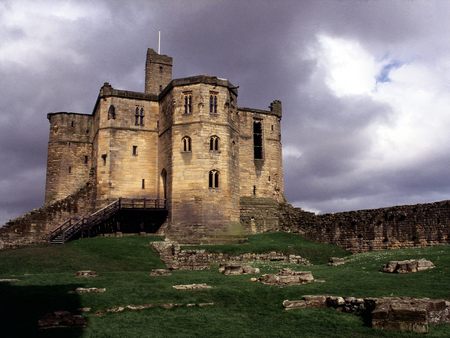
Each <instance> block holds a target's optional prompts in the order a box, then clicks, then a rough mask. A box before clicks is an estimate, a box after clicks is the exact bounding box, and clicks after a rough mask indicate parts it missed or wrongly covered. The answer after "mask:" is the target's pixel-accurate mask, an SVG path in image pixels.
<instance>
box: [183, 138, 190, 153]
mask: <svg viewBox="0 0 450 338" xmlns="http://www.w3.org/2000/svg"><path fill="white" fill-rule="evenodd" d="M181 142H182V147H183V151H184V152H191V151H192V148H191V138H190V137H189V136H185V137H183V139H182V140H181Z"/></svg>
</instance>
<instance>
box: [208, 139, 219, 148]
mask: <svg viewBox="0 0 450 338" xmlns="http://www.w3.org/2000/svg"><path fill="white" fill-rule="evenodd" d="M209 150H210V151H219V137H218V136H211V137H210V139H209Z"/></svg>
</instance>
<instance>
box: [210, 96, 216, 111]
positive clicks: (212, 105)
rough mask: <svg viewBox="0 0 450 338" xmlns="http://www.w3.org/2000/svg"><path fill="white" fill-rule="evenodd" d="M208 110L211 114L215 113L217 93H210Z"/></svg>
mask: <svg viewBox="0 0 450 338" xmlns="http://www.w3.org/2000/svg"><path fill="white" fill-rule="evenodd" d="M209 112H210V113H211V114H217V94H216V93H212V94H211V95H210V96H209Z"/></svg>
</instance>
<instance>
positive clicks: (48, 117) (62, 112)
mask: <svg viewBox="0 0 450 338" xmlns="http://www.w3.org/2000/svg"><path fill="white" fill-rule="evenodd" d="M63 114H64V115H81V116H91V115H90V114H86V113H76V112H71V111H58V112H50V113H48V114H47V119H49V120H50V117H51V116H53V115H63Z"/></svg>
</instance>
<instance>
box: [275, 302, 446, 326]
mask: <svg viewBox="0 0 450 338" xmlns="http://www.w3.org/2000/svg"><path fill="white" fill-rule="evenodd" d="M323 306H327V307H332V308H335V309H336V310H338V311H342V312H348V313H354V314H358V315H363V316H365V317H368V318H369V319H370V320H371V325H372V327H374V328H378V329H383V330H400V331H411V332H417V333H426V332H428V324H429V323H433V324H437V323H450V302H448V301H445V300H442V299H434V300H433V299H428V298H408V297H382V298H365V299H362V298H355V297H339V296H322V295H318V296H304V297H303V298H302V299H300V300H285V301H283V307H284V308H285V309H286V310H294V309H303V308H310V307H323Z"/></svg>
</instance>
